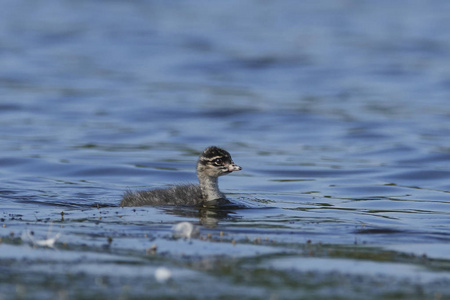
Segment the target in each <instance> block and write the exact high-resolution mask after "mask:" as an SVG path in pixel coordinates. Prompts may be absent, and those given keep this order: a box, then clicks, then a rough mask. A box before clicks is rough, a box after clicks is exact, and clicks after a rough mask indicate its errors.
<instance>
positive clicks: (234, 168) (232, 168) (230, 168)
mask: <svg viewBox="0 0 450 300" xmlns="http://www.w3.org/2000/svg"><path fill="white" fill-rule="evenodd" d="M240 170H242V168H241V167H239V166H238V165H235V164H234V163H233V164H229V165H228V172H233V171H240Z"/></svg>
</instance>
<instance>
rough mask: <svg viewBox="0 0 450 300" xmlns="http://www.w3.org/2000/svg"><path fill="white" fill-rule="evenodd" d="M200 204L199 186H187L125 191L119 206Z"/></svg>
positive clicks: (200, 193)
mask: <svg viewBox="0 0 450 300" xmlns="http://www.w3.org/2000/svg"><path fill="white" fill-rule="evenodd" d="M202 202H203V199H202V191H201V189H200V186H199V185H197V184H187V185H177V186H173V187H170V188H166V189H154V190H149V191H137V192H132V191H127V192H126V193H125V195H124V196H123V199H122V201H121V202H120V206H144V205H200V204H201V203H202Z"/></svg>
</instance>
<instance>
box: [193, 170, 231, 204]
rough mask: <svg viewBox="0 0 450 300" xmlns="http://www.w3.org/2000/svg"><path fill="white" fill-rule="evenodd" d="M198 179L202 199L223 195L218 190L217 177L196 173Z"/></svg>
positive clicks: (210, 199) (217, 197)
mask: <svg viewBox="0 0 450 300" xmlns="http://www.w3.org/2000/svg"><path fill="white" fill-rule="evenodd" d="M197 176H198V180H199V181H200V188H201V190H202V198H203V200H204V201H212V200H216V199H220V198H224V197H225V196H224V195H223V194H222V193H221V192H220V191H219V183H218V178H217V177H210V176H208V175H204V174H203V175H202V174H197Z"/></svg>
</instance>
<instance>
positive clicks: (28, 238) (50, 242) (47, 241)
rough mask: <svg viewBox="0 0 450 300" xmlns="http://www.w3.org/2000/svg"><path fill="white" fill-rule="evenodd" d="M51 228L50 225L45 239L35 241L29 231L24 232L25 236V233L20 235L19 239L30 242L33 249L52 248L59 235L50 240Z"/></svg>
mask: <svg viewBox="0 0 450 300" xmlns="http://www.w3.org/2000/svg"><path fill="white" fill-rule="evenodd" d="M52 226H53V223H50V226H49V229H48V234H47V239H43V240H35V239H34V237H33V235H34V232H33V231H30V230H27V231H26V235H25V233H22V237H21V238H22V240H23V241H27V242H31V243H32V244H33V245H34V246H35V247H37V246H39V247H48V248H54V247H55V242H56V241H57V240H58V239H59V238H60V237H61V233H60V232H59V233H57V234H56V235H55V236H54V237H52V238H50V232H51V229H52Z"/></svg>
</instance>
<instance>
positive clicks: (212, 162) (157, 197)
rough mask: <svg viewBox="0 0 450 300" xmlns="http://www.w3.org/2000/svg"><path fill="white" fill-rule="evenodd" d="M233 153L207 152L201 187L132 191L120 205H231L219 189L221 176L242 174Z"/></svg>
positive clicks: (215, 149)
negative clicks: (236, 172)
mask: <svg viewBox="0 0 450 300" xmlns="http://www.w3.org/2000/svg"><path fill="white" fill-rule="evenodd" d="M241 169H242V168H241V167H239V166H238V165H236V164H234V162H233V159H231V155H230V153H228V152H227V151H225V150H223V149H221V148H219V147H215V146H211V147H208V148H206V149H205V151H203V153H202V154H201V155H200V157H199V159H198V161H197V177H198V180H199V182H200V185H198V184H188V185H176V186H173V187H170V188H167V189H155V190H150V191H138V192H131V191H128V192H126V193H125V195H124V196H123V199H122V201H121V202H120V206H144V205H201V206H214V205H220V204H226V203H230V202H229V201H228V200H227V199H226V198H225V195H224V194H222V192H220V190H219V185H218V177H219V176H222V175H227V174H230V173H231V172H233V171H240V170H241Z"/></svg>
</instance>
